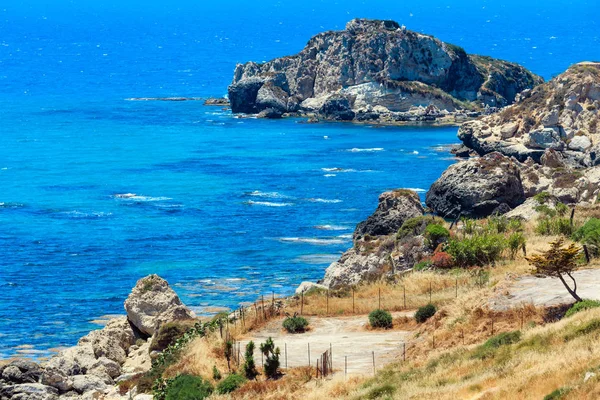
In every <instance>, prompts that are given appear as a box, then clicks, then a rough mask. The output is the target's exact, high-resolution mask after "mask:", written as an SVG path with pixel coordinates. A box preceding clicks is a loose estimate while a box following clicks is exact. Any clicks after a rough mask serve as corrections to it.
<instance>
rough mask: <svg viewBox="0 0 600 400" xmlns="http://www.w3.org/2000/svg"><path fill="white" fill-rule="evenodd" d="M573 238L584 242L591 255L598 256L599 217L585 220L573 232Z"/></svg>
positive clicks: (599, 248) (599, 250)
mask: <svg viewBox="0 0 600 400" xmlns="http://www.w3.org/2000/svg"><path fill="white" fill-rule="evenodd" d="M573 239H574V240H577V241H578V242H580V243H581V244H585V245H586V246H587V248H588V251H589V253H590V255H591V256H593V257H598V256H600V219H598V218H592V219H590V220H589V221H587V222H586V223H585V224H584V225H583V226H582V227H581V228H579V229H578V230H577V231H576V232H575V233H574V234H573Z"/></svg>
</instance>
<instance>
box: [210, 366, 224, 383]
mask: <svg viewBox="0 0 600 400" xmlns="http://www.w3.org/2000/svg"><path fill="white" fill-rule="evenodd" d="M212 374H213V379H214V380H215V381H220V380H221V378H222V376H221V372H220V371H219V370H218V369H217V366H216V365H213V370H212Z"/></svg>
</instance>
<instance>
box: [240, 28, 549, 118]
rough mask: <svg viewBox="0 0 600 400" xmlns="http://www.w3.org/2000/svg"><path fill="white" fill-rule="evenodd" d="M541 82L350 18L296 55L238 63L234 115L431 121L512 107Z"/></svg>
mask: <svg viewBox="0 0 600 400" xmlns="http://www.w3.org/2000/svg"><path fill="white" fill-rule="evenodd" d="M541 82H542V79H541V78H540V77H538V76H536V75H534V74H532V73H531V72H529V71H527V70H526V69H525V68H523V67H521V66H519V65H517V64H514V63H510V62H506V61H501V60H497V59H493V58H491V57H484V56H477V55H469V54H467V53H466V52H465V50H464V49H462V48H460V47H458V46H455V45H452V44H449V43H445V42H442V41H441V40H439V39H436V38H434V37H432V36H429V35H424V34H421V33H417V32H413V31H410V30H407V29H406V28H405V27H404V26H401V25H400V24H398V23H397V22H394V21H381V20H366V19H355V20H352V21H350V22H349V23H348V24H347V25H346V29H345V30H343V31H330V32H324V33H321V34H318V35H316V36H315V37H313V38H312V39H310V41H309V42H308V44H307V45H306V47H305V48H304V49H303V50H302V51H301V52H300V53H298V54H296V55H293V56H288V57H282V58H278V59H275V60H272V61H269V62H267V63H264V64H258V63H255V62H248V63H246V64H239V65H238V66H237V67H236V69H235V73H234V78H233V83H232V84H231V86H230V87H229V100H230V102H231V108H232V111H233V112H234V113H247V114H258V113H261V112H266V114H265V115H270V116H274V115H277V116H281V115H282V114H286V113H300V114H303V115H313V116H316V118H320V119H328V120H340V121H380V122H402V121H412V122H418V121H434V120H436V119H441V118H444V117H446V116H448V115H454V116H455V117H456V119H457V120H458V119H460V118H466V117H468V116H476V115H478V114H479V112H480V111H482V110H483V109H484V108H485V107H491V108H492V109H495V108H497V107H502V106H506V105H508V104H511V103H512V102H513V101H514V100H515V98H516V96H517V94H518V93H520V92H522V91H523V90H525V89H529V88H532V87H534V86H535V85H537V84H539V83H541Z"/></svg>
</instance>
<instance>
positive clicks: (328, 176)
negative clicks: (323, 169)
mask: <svg viewBox="0 0 600 400" xmlns="http://www.w3.org/2000/svg"><path fill="white" fill-rule="evenodd" d="M323 176H324V177H325V178H331V177H332V176H337V175H336V174H325V175H323Z"/></svg>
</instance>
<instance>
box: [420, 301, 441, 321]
mask: <svg viewBox="0 0 600 400" xmlns="http://www.w3.org/2000/svg"><path fill="white" fill-rule="evenodd" d="M436 311H437V309H436V308H435V306H434V305H433V304H427V305H426V306H423V307H419V309H418V310H417V312H416V313H415V320H416V321H417V322H418V323H419V324H422V323H423V322H425V321H427V320H428V319H429V318H431V317H433V316H434V315H435V313H436Z"/></svg>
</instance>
